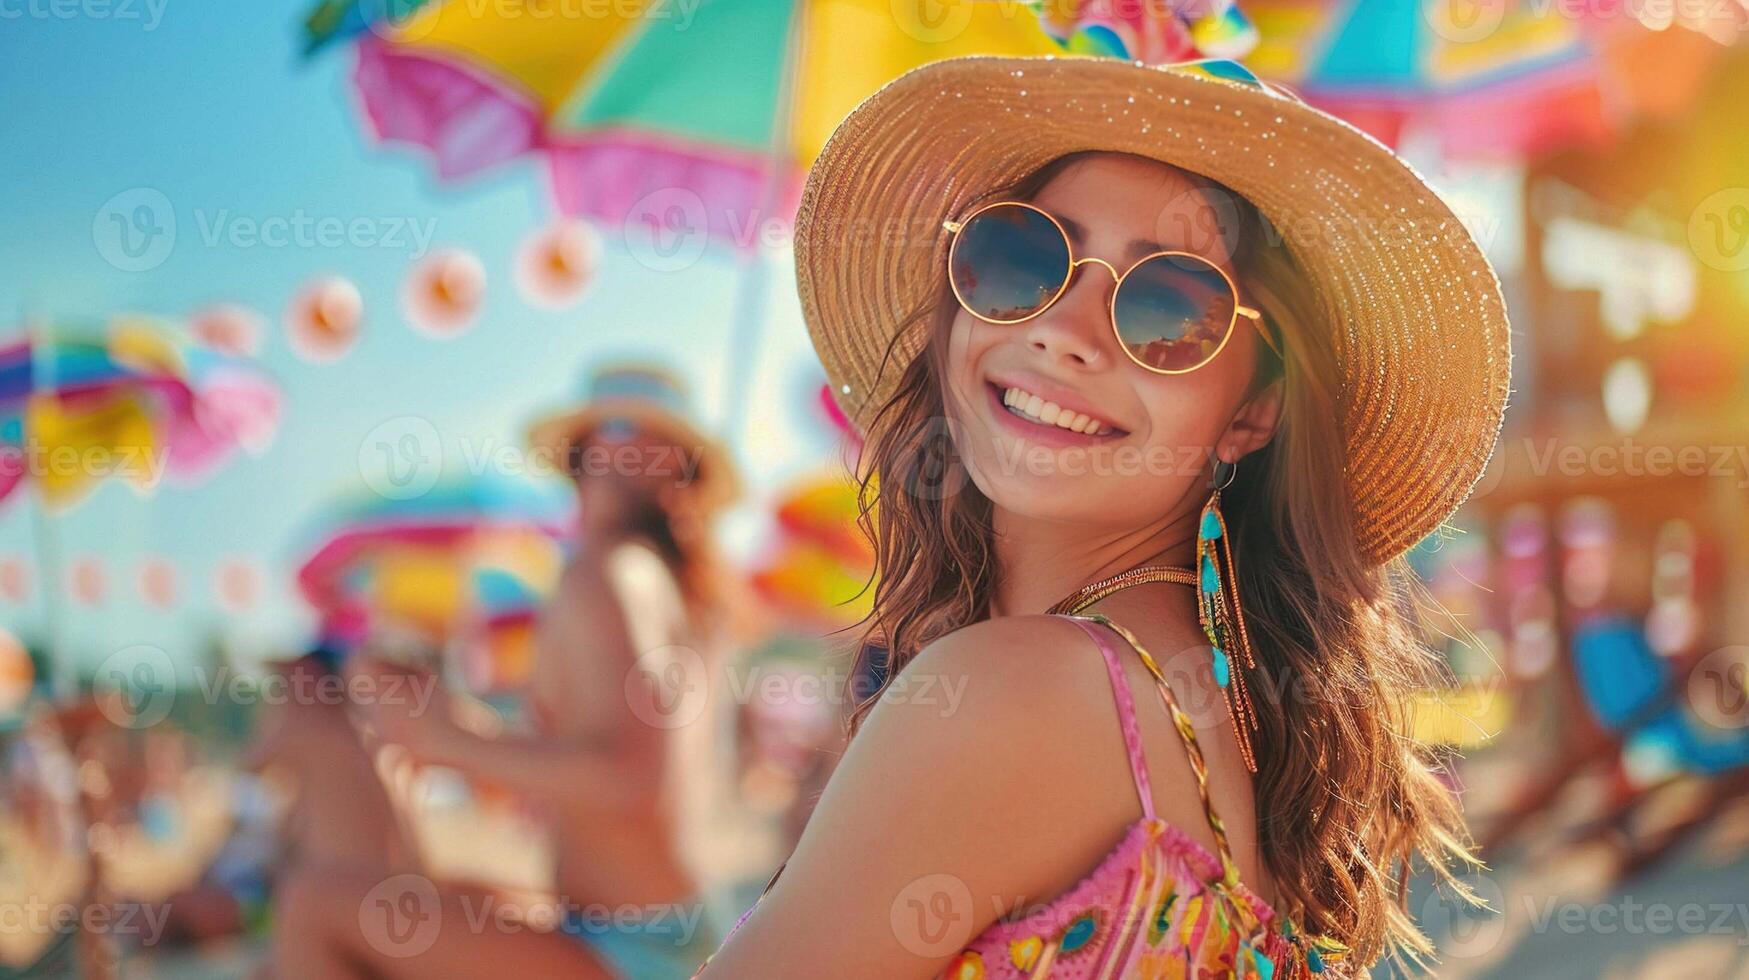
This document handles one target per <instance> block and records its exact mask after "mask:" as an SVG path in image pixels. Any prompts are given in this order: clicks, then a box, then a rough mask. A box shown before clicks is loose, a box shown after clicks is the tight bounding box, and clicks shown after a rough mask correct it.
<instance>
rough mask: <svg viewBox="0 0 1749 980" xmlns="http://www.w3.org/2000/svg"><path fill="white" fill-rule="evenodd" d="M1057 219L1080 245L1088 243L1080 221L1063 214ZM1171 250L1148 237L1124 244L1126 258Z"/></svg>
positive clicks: (1133, 239)
mask: <svg viewBox="0 0 1749 980" xmlns="http://www.w3.org/2000/svg"><path fill="white" fill-rule="evenodd" d="M1057 220H1058V221H1060V222H1062V224H1063V230H1064V231H1067V232H1068V233H1069V237H1070V238H1072V239H1074V240H1075V242H1076V243H1077V244H1080V245H1085V244H1086V242H1087V229H1086V228H1085V227H1083V226H1082V224H1081V223H1080V222H1078V221H1076V220H1074V219H1073V218H1065V217H1062V216H1061V215H1059V216H1058V217H1057ZM1169 251H1171V249H1169V248H1167V247H1166V246H1164V245H1162V244H1160V243H1159V242H1156V241H1151V240H1149V239H1146V238H1132V239H1130V242H1129V244H1128V245H1125V246H1124V254H1123V257H1124V258H1126V259H1139V258H1141V257H1142V256H1144V255H1152V254H1154V253H1155V252H1169Z"/></svg>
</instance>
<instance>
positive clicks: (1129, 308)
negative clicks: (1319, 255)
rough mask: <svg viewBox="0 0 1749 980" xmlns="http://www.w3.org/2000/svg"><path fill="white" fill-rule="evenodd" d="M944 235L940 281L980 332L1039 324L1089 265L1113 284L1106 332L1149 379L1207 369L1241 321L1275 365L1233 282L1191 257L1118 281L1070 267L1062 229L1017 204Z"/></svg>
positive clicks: (1155, 262)
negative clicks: (947, 241) (994, 326)
mask: <svg viewBox="0 0 1749 980" xmlns="http://www.w3.org/2000/svg"><path fill="white" fill-rule="evenodd" d="M942 227H943V228H945V229H946V230H947V231H948V233H949V234H951V235H952V236H953V242H952V244H951V245H949V247H948V251H947V280H948V284H949V285H950V286H952V288H953V294H954V298H955V299H958V300H959V303H960V306H962V307H964V308H965V310H966V312H968V313H970V314H971V315H973V316H975V317H977V318H978V319H980V320H983V321H985V322H987V323H1003V324H1012V323H1024V322H1026V321H1027V320H1030V319H1032V318H1033V317H1036V316H1038V315H1039V314H1041V313H1043V312H1044V311H1045V310H1048V309H1050V307H1051V304H1053V303H1055V302H1056V301H1057V300H1058V299H1060V298H1062V295H1063V294H1064V293H1065V292H1068V290H1069V282H1070V280H1072V279H1073V278H1074V275H1075V269H1076V267H1078V266H1080V265H1082V264H1084V263H1087V262H1096V263H1098V264H1100V265H1103V266H1105V268H1106V270H1107V271H1109V272H1110V273H1111V275H1112V278H1113V279H1115V280H1117V285H1116V286H1115V287H1113V289H1112V291H1111V303H1110V318H1111V329H1112V332H1113V333H1114V334H1116V335H1117V340H1118V344H1119V345H1120V346H1122V347H1123V349H1124V353H1126V354H1128V355H1129V357H1130V360H1132V361H1135V362H1136V363H1137V364H1139V365H1141V366H1142V367H1144V368H1146V369H1148V370H1149V371H1153V372H1155V373H1158V374H1184V373H1186V372H1189V371H1194V370H1196V369H1197V368H1199V367H1202V366H1203V365H1204V364H1207V363H1208V362H1209V361H1212V360H1214V358H1215V355H1217V354H1219V353H1220V352H1221V350H1222V348H1224V347H1226V346H1227V341H1228V340H1230V339H1231V338H1232V336H1233V327H1234V325H1235V324H1237V323H1238V321H1239V318H1240V317H1241V316H1242V317H1245V318H1246V319H1248V320H1250V321H1251V323H1252V325H1253V326H1255V327H1256V328H1257V333H1258V335H1259V336H1261V337H1262V338H1263V342H1264V343H1266V344H1268V345H1269V349H1270V350H1272V351H1275V353H1276V356H1278V357H1279V356H1281V348H1280V347H1279V346H1277V345H1276V342H1275V339H1274V338H1273V337H1271V336H1270V335H1269V331H1268V330H1267V329H1266V328H1265V327H1264V325H1263V314H1261V313H1259V312H1258V311H1256V310H1254V309H1252V308H1251V307H1249V306H1244V305H1242V304H1241V303H1240V302H1239V287H1238V286H1237V285H1235V284H1234V282H1233V278H1232V277H1231V276H1229V275H1227V272H1226V270H1225V269H1222V268H1221V267H1220V266H1218V265H1215V264H1214V263H1213V262H1210V261H1209V260H1208V259H1206V258H1204V257H1202V256H1200V255H1197V254H1195V253H1193V252H1175V251H1160V252H1154V253H1152V254H1150V255H1145V256H1143V257H1142V258H1140V259H1138V260H1137V261H1136V263H1135V264H1134V265H1131V266H1130V267H1129V268H1128V269H1125V270H1124V271H1123V272H1121V273H1120V272H1118V270H1117V268H1116V267H1115V266H1113V265H1112V264H1111V263H1110V262H1107V261H1105V260H1104V259H1099V258H1093V257H1083V258H1076V257H1075V249H1074V245H1073V244H1072V243H1071V242H1070V240H1069V233H1068V232H1067V231H1066V230H1065V229H1064V228H1063V225H1062V223H1061V222H1060V221H1058V220H1057V219H1056V218H1055V217H1054V216H1053V215H1051V214H1050V212H1048V211H1045V210H1044V209H1043V208H1040V207H1038V206H1037V205H1033V204H1028V203H1026V202H1024V201H996V202H994V203H991V204H986V205H984V206H982V207H980V208H978V209H976V210H974V211H973V212H972V213H971V214H969V215H967V216H966V217H965V218H964V219H962V220H960V221H944V222H942Z"/></svg>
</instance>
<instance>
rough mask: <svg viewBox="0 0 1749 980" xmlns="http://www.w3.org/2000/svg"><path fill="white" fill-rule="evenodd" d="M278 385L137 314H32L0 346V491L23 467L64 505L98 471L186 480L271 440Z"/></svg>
mask: <svg viewBox="0 0 1749 980" xmlns="http://www.w3.org/2000/svg"><path fill="white" fill-rule="evenodd" d="M279 412H280V395H279V392H278V389H277V388H275V387H274V386H273V384H272V383H271V382H270V381H269V380H268V379H267V378H266V376H265V375H263V374H262V373H261V372H260V371H258V370H257V369H255V368H254V367H252V366H251V365H250V364H249V362H247V361H245V360H243V359H240V358H237V357H233V356H229V355H225V354H220V353H218V352H216V351H214V350H212V349H210V348H207V347H205V346H202V345H200V344H197V343H195V342H193V341H191V340H188V339H186V338H184V337H182V336H181V335H180V334H179V333H178V332H177V331H176V330H175V329H174V328H172V327H171V326H170V325H168V324H166V323H164V322H162V321H158V320H152V319H148V318H144V317H118V318H116V319H115V320H112V321H111V322H109V323H108V324H90V323H76V324H51V323H38V324H33V325H31V326H30V327H28V328H27V331H26V333H25V335H24V336H22V337H20V338H19V339H17V340H14V341H13V342H11V343H9V344H6V345H4V346H0V499H3V498H5V497H6V496H8V495H10V494H11V493H12V492H13V491H14V490H16V489H17V488H18V487H19V486H20V485H21V483H22V482H23V481H24V480H25V479H26V478H27V477H28V478H29V479H30V480H31V481H32V482H33V483H34V484H35V485H36V487H37V488H38V490H39V491H40V493H41V495H42V499H43V501H44V502H45V503H47V504H49V505H52V506H66V505H69V504H72V503H76V502H77V501H79V500H80V499H83V497H84V496H85V495H86V494H88V493H89V492H90V491H91V489H92V487H93V486H95V484H96V483H97V481H98V480H100V479H102V478H103V477H105V476H111V475H113V476H119V477H122V478H124V479H127V480H128V481H130V482H131V483H133V484H134V485H135V486H136V487H138V488H140V489H142V490H146V489H150V488H152V487H153V486H155V485H156V483H157V481H158V479H159V478H160V477H161V476H163V475H165V474H169V475H171V476H174V477H177V478H181V479H186V480H195V479H199V478H201V477H203V476H205V475H207V474H208V473H210V472H212V471H213V470H214V469H215V468H216V467H217V466H219V465H220V464H221V463H223V462H224V461H225V460H226V459H227V458H228V457H230V456H231V455H232V454H233V453H235V452H236V451H238V450H242V451H245V452H249V453H260V452H261V451H263V450H264V449H265V448H266V447H267V445H268V444H269V443H270V442H271V441H272V438H273V434H274V431H275V429H276V427H277V424H278V420H279Z"/></svg>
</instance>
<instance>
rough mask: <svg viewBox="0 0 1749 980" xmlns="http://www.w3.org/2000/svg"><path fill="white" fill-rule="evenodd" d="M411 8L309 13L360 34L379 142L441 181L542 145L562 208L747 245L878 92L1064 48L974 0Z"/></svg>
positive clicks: (1027, 23)
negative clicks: (414, 156) (662, 215)
mask: <svg viewBox="0 0 1749 980" xmlns="http://www.w3.org/2000/svg"><path fill="white" fill-rule="evenodd" d="M412 6H413V8H414V9H412V11H411V12H410V13H409V14H408V15H406V16H404V17H400V18H377V19H375V20H371V19H369V18H367V17H364V16H363V14H362V13H360V11H359V8H358V7H357V6H355V5H353V4H349V3H336V2H333V0H330V2H326V3H323V4H322V5H320V6H319V7H318V8H317V10H316V11H315V12H314V13H313V14H312V15H311V18H310V19H311V22H312V23H313V24H314V23H321V24H324V25H328V24H332V25H333V26H332V27H329V28H325V29H324V31H321V32H317V31H314V30H313V29H312V30H311V31H310V32H308V33H307V35H306V38H307V39H308V38H314V37H319V38H320V39H321V40H322V42H323V43H327V42H331V41H333V40H337V39H340V38H343V37H356V38H358V45H357V48H358V63H357V69H356V71H355V73H354V83H355V86H356V88H357V90H358V93H359V96H360V100H361V102H362V103H363V105H364V109H365V114H366V116H367V118H368V120H369V124H370V127H371V129H372V131H373V132H374V134H375V135H376V136H377V137H378V138H380V139H383V140H387V141H393V142H401V143H407V144H412V145H415V146H418V147H420V148H422V149H423V150H425V151H426V152H428V153H429V154H430V155H431V157H432V160H433V162H434V164H435V166H436V168H437V171H438V173H439V174H440V175H441V176H443V177H445V178H449V179H454V178H460V177H464V176H467V175H469V174H472V173H476V172H478V171H480V170H483V169H486V168H488V167H490V166H493V165H494V164H498V163H502V162H504V161H506V160H509V159H512V158H514V157H518V156H521V155H523V154H526V153H528V152H530V151H535V150H542V151H546V153H547V154H548V159H549V161H550V167H551V172H552V180H553V188H554V193H555V196H556V198H557V200H558V203H559V206H560V208H561V210H563V211H564V212H565V213H568V214H572V215H582V216H587V217H592V218H597V219H602V220H605V221H608V222H619V221H623V220H625V219H626V218H627V216H628V215H631V214H632V212H633V211H634V209H635V207H636V205H638V203H639V202H640V201H643V200H644V199H645V198H647V197H648V196H649V195H651V194H652V193H655V192H658V191H670V192H674V193H677V194H681V195H685V198H684V199H685V200H686V201H688V202H690V201H693V200H696V201H698V202H700V205H701V206H702V208H703V209H704V211H705V213H706V214H708V215H709V218H708V226H709V230H710V232H711V233H712V235H713V237H715V238H716V239H718V240H724V239H729V238H733V239H735V240H736V241H741V242H745V240H746V238H747V237H748V236H747V234H746V227H745V226H744V225H739V224H737V223H736V222H737V221H740V222H746V221H756V220H762V219H764V218H766V217H778V218H782V217H783V216H784V214H782V213H777V214H773V213H772V212H781V211H782V209H784V208H787V207H789V206H790V205H792V204H793V198H794V190H795V188H796V185H797V180H798V178H799V175H800V174H802V173H804V172H805V170H806V168H807V166H808V165H809V164H810V163H812V162H813V159H814V157H815V156H816V155H817V154H818V153H819V151H820V148H821V146H822V145H823V144H824V142H825V138H826V136H827V135H828V134H829V133H830V132H831V130H832V128H833V127H834V126H836V125H837V122H838V120H839V119H841V118H843V116H844V115H845V114H846V113H847V112H849V110H850V109H851V108H852V107H854V106H855V105H856V103H857V102H858V101H860V100H861V99H863V98H864V97H866V96H868V95H870V94H872V93H873V92H874V91H875V89H877V88H879V87H880V86H881V85H882V84H884V83H885V82H887V81H888V80H890V79H892V78H894V77H895V76H897V75H899V74H902V73H903V72H904V71H906V70H907V69H910V68H913V67H915V66H917V65H920V64H923V63H925V62H929V61H935V60H939V59H942V58H951V57H955V56H958V55H965V54H1047V53H1054V52H1056V51H1059V50H1060V48H1059V47H1058V46H1057V45H1056V44H1055V43H1054V42H1053V41H1052V40H1051V38H1050V37H1049V36H1047V35H1046V34H1045V33H1044V32H1043V30H1042V29H1041V28H1040V25H1039V23H1038V19H1037V17H1036V16H1034V15H1033V14H1032V13H1031V12H1030V11H1029V10H1027V9H1026V8H1024V7H1008V6H1004V5H999V4H990V3H980V2H977V0H947V2H946V3H945V4H944V5H941V9H940V10H939V11H937V12H936V13H937V14H938V15H939V16H937V17H932V18H930V19H928V20H925V19H923V17H922V16H921V12H915V15H914V16H912V17H909V18H907V17H906V16H904V14H905V13H906V8H905V7H904V6H903V5H900V6H895V5H893V4H891V3H890V2H889V0H701V2H699V3H698V4H696V5H694V6H686V5H674V4H661V3H653V2H648V0H625V2H622V3H617V4H613V5H611V6H602V7H599V8H597V7H588V8H586V9H585V8H581V7H579V8H571V7H565V6H556V5H552V4H548V3H540V2H536V0H501V2H498V3H495V4H491V5H488V6H485V7H481V6H480V5H479V4H478V3H475V2H472V0H432V2H429V3H425V4H418V5H412ZM366 27H369V28H370V29H369V30H366V29H365V28H366ZM320 46H321V45H320V44H316V45H315V47H320ZM773 201H776V202H777V203H776V204H773V203H772V202H773ZM761 209H764V211H763V212H761ZM688 217H696V216H692V215H689V216H688Z"/></svg>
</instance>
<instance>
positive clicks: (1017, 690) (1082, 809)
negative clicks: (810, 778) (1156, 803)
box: [853, 616, 1135, 828]
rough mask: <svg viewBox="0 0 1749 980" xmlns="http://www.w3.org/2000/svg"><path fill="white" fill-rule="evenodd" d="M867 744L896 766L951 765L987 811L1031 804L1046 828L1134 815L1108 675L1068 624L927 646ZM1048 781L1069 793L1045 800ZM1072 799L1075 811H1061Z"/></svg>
mask: <svg viewBox="0 0 1749 980" xmlns="http://www.w3.org/2000/svg"><path fill="white" fill-rule="evenodd" d="M865 738H866V739H867V741H868V743H869V744H870V746H871V747H872V746H874V745H879V746H881V747H882V748H883V749H884V752H883V754H888V753H890V755H891V756H893V757H901V758H929V759H934V760H938V761H944V760H948V759H953V760H955V763H956V764H957V765H960V766H961V767H962V769H961V775H960V776H959V777H958V778H959V779H960V780H961V781H962V782H965V783H976V784H977V785H978V786H979V791H980V793H981V794H983V796H984V798H985V800H986V803H987V805H989V806H991V807H993V808H1000V809H1004V810H1007V812H1009V813H1013V812H1014V808H1021V807H1024V808H1025V809H1026V810H1027V811H1028V813H1029V814H1030V815H1031V818H1033V819H1036V821H1037V823H1038V825H1039V826H1040V827H1041V828H1042V827H1045V826H1048V825H1051V824H1053V823H1056V822H1058V821H1062V820H1067V821H1071V822H1074V823H1076V824H1077V825H1079V826H1089V825H1092V826H1097V825H1098V824H1099V823H1100V821H1099V820H1098V819H1096V816H1097V814H1098V813H1099V812H1101V811H1102V810H1103V811H1106V812H1109V814H1110V815H1111V817H1112V820H1113V821H1115V823H1113V826H1116V825H1117V824H1118V823H1121V822H1122V820H1123V819H1124V818H1126V817H1133V815H1134V814H1133V813H1132V811H1133V810H1134V809H1135V793H1134V790H1133V788H1132V786H1131V780H1130V777H1129V770H1128V763H1127V755H1126V752H1125V749H1124V745H1123V741H1122V734H1121V728H1120V724H1119V720H1118V716H1117V712H1116V708H1115V705H1114V702H1113V697H1112V688H1111V680H1110V676H1109V675H1108V673H1107V671H1106V669H1105V664H1104V661H1103V659H1102V658H1101V657H1100V654H1099V651H1098V648H1097V647H1096V646H1095V645H1094V642H1093V640H1092V639H1091V638H1090V637H1089V636H1088V635H1087V633H1086V632H1085V631H1084V630H1083V629H1082V628H1081V627H1079V626H1077V625H1076V624H1075V623H1073V622H1071V621H1069V620H1067V619H1064V618H1063V617H1059V616H1013V617H1002V618H999V619H993V620H987V621H984V622H980V623H976V624H973V625H970V626H966V627H964V628H961V629H959V630H956V631H954V632H953V633H950V634H948V635H947V636H944V637H942V638H940V639H938V640H936V641H935V642H933V643H931V644H930V645H929V646H927V647H925V648H924V649H923V650H922V651H921V652H920V653H919V654H918V656H917V657H916V658H915V659H914V660H912V661H911V662H910V663H909V664H907V665H906V666H905V668H904V669H903V670H902V671H900V673H899V674H898V675H897V677H895V678H894V681H893V683H892V685H891V686H890V687H889V689H888V690H887V691H886V692H885V693H884V694H883V695H882V699H881V703H879V704H877V705H876V707H875V708H874V710H873V711H872V712H871V713H870V715H869V719H868V723H867V724H866V725H865V728H864V731H863V733H862V734H860V735H859V736H858V738H857V739H856V740H855V741H862V740H864V739H865ZM853 750H854V744H853ZM1041 784H1045V785H1051V786H1053V787H1055V788H1057V789H1058V790H1061V791H1062V792H1061V794H1051V796H1053V797H1054V799H1052V800H1046V799H1041V794H1039V792H1038V790H1039V787H1040V785H1041ZM1071 798H1073V802H1072V803H1070V804H1069V806H1070V808H1071V809H1072V810H1073V812H1070V811H1069V810H1065V811H1063V812H1056V810H1057V809H1058V803H1059V802H1061V801H1063V800H1066V799H1071ZM1090 800H1107V801H1109V802H1110V806H1109V807H1103V806H1100V805H1095V804H1092V803H1090V802H1089V801H1090ZM1090 818H1092V819H1090Z"/></svg>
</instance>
